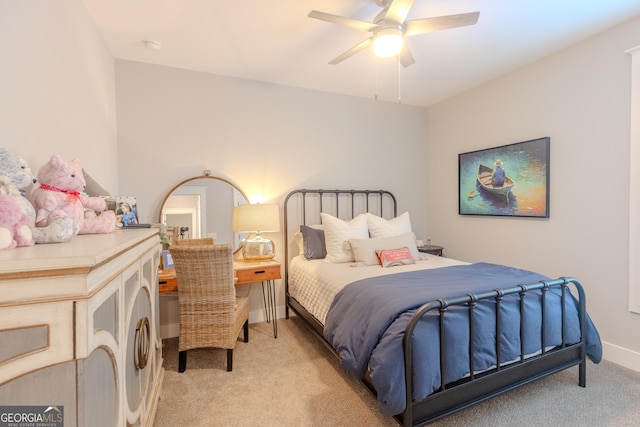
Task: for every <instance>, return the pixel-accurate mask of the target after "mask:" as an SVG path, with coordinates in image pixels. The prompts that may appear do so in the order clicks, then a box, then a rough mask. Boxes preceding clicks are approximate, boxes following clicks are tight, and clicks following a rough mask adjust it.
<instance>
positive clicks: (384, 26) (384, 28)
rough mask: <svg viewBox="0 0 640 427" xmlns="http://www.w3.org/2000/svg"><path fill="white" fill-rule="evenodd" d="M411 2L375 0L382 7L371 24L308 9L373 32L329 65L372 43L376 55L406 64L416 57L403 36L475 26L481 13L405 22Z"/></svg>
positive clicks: (317, 15) (319, 16)
mask: <svg viewBox="0 0 640 427" xmlns="http://www.w3.org/2000/svg"><path fill="white" fill-rule="evenodd" d="M414 1H415V0H375V2H376V4H377V5H378V6H380V7H382V8H383V9H382V11H381V12H380V13H378V15H376V17H375V18H374V19H373V22H372V23H371V22H366V21H360V20H357V19H351V18H347V17H344V16H338V15H332V14H330V13H325V12H319V11H317V10H312V11H311V12H309V17H310V18H315V19H320V20H322V21H327V22H331V23H334V24H339V25H345V26H347V27H351V28H355V29H357V30H363V31H369V32H371V33H372V35H371V37H369V38H368V39H366V40H364V41H362V42H360V43H358V44H357V45H355V46H354V47H352V48H351V49H349V50H347V51H346V52H344V53H343V54H341V55H339V56H337V57H336V58H334V59H332V60H331V61H330V62H329V64H333V65H335V64H339V63H340V62H342V61H344V60H345V59H347V58H349V57H351V56H353V55H355V54H356V53H358V52H360V51H361V50H363V49H366V48H367V47H369V46H371V45H373V48H374V52H375V53H376V55H377V56H381V57H388V56H395V55H399V57H400V63H401V64H402V66H404V67H408V66H409V65H411V64H413V63H415V60H414V59H413V55H411V52H410V51H409V48H408V47H407V44H406V43H404V40H403V39H404V37H409V36H415V35H419V34H426V33H430V32H433V31H440V30H447V29H450V28H456V27H464V26H467V25H475V23H476V22H478V17H479V16H480V12H470V13H461V14H457V15H447V16H436V17H433V18H423V19H414V20H411V21H405V19H406V17H407V14H408V13H409V10H411V6H413V3H414ZM385 46H386V50H385Z"/></svg>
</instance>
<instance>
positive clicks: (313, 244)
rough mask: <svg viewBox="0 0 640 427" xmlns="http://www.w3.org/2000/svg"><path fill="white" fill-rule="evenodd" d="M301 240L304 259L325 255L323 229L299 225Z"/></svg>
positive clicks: (320, 257) (318, 257)
mask: <svg viewBox="0 0 640 427" xmlns="http://www.w3.org/2000/svg"><path fill="white" fill-rule="evenodd" d="M300 232H301V233H302V242H303V246H304V257H305V258H306V259H323V258H324V257H326V256H327V247H326V245H325V243H324V230H319V229H317V228H311V227H307V226H306V225H301V226H300Z"/></svg>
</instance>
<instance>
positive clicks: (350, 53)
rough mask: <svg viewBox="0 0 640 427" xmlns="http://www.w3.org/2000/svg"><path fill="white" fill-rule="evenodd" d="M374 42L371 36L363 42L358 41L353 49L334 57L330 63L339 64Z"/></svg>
mask: <svg viewBox="0 0 640 427" xmlns="http://www.w3.org/2000/svg"><path fill="white" fill-rule="evenodd" d="M372 43H373V37H369V38H368V39H366V40H363V41H362V42H360V43H358V44H357V45H355V46H354V47H352V48H351V49H349V50H348V51H346V52H345V53H343V54H342V55H340V56H337V57H335V58H334V59H332V60H331V61H329V64H331V65H336V64H339V63H341V62H342V61H344V60H345V59H347V58H349V57H351V56H353V55H355V54H356V53H358V52H360V51H361V50H363V49H366V48H368V47H369V46H371V44H372Z"/></svg>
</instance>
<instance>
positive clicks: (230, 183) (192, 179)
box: [158, 171, 250, 254]
mask: <svg viewBox="0 0 640 427" xmlns="http://www.w3.org/2000/svg"><path fill="white" fill-rule="evenodd" d="M199 179H215V180H218V181H222V182H224V183H226V184H229V185H230V186H232V187H233V188H235V189H236V190H237V191H238V192H239V193H240V194H241V195H242V197H244V199H245V200H246V201H247V203H250V202H249V198H248V197H247V195H246V194H245V192H244V191H242V189H241V188H240V187H238V186H237V185H236V184H235V183H233V182H232V181H230V180H228V179H226V178H222V177H220V176H215V175H211V173H210V172H209V171H204V174H203V175H200V176H194V177H191V178H187V179H185V180H183V181H181V182H179V183H178V184H176V185H174V186H173V188H171V190H169V192H168V193H167V195H166V196H165V197H164V198H163V199H162V203H161V204H160V211H159V213H158V223H159V224H162V212H163V211H164V207H165V205H166V204H167V200H169V197H171V196H172V195H173V193H175V191H176V190H177V189H178V188H180V187H181V186H182V185H184V184H186V183H188V182H192V181H196V180H199ZM241 249H242V246H239V247H238V248H236V249H234V250H233V253H234V254H236V253H238V251H240V250H241Z"/></svg>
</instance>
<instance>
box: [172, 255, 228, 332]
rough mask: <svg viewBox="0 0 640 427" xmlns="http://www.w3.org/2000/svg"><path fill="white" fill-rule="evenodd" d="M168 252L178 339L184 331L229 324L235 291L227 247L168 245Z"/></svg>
mask: <svg viewBox="0 0 640 427" xmlns="http://www.w3.org/2000/svg"><path fill="white" fill-rule="evenodd" d="M169 251H170V252H171V257H172V258H173V264H174V266H175V269H176V279H177V281H178V305H179V307H180V329H181V330H180V335H181V336H182V335H183V330H182V329H183V328H184V327H186V328H187V329H189V328H191V327H194V328H197V327H200V326H202V325H205V324H209V325H212V324H225V323H227V324H233V321H234V304H235V299H236V289H235V285H234V273H233V251H232V247H231V245H230V244H228V243H225V244H220V245H211V244H208V245H207V244H205V245H190V244H188V245H171V246H170V247H169ZM202 313H206V314H203V315H202ZM202 316H204V317H208V318H207V319H204V318H203V317H202ZM192 323H194V324H192ZM195 323H197V324H195ZM185 324H186V325H185Z"/></svg>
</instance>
